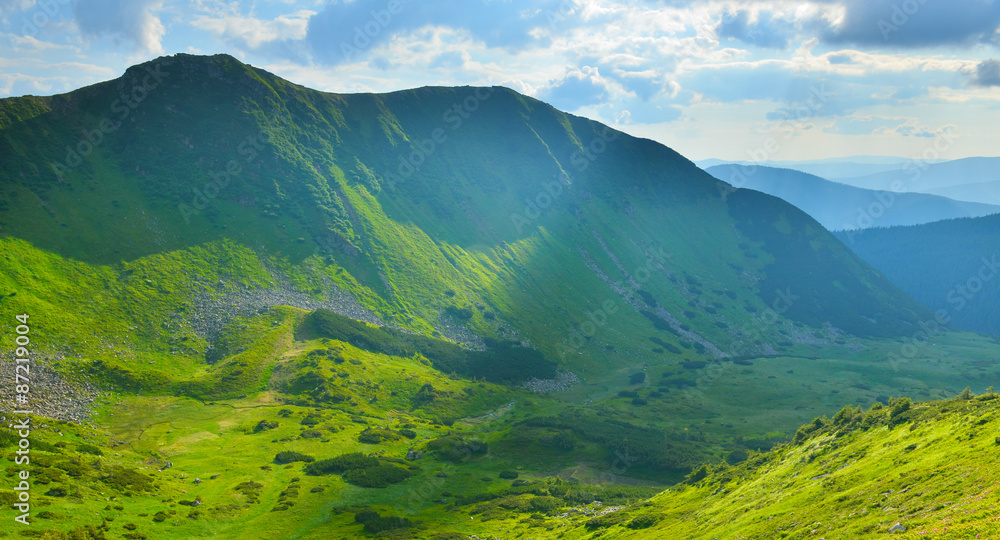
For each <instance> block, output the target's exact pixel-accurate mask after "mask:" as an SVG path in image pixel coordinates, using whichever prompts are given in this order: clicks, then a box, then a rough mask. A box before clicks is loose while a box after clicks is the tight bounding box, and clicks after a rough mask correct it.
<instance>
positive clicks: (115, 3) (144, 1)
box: [73, 0, 166, 54]
mask: <svg viewBox="0 0 1000 540" xmlns="http://www.w3.org/2000/svg"><path fill="white" fill-rule="evenodd" d="M162 7H163V0H77V3H76V4H75V5H74V6H73V13H74V15H75V17H76V23H77V26H78V27H79V28H80V32H81V33H82V34H83V35H85V36H89V37H94V38H97V37H102V36H110V37H112V38H113V39H115V40H116V41H120V40H124V41H128V42H131V43H133V44H134V45H136V46H137V47H138V48H139V49H140V50H142V51H145V52H148V53H152V54H163V45H162V40H163V36H164V34H166V29H165V28H164V26H163V23H162V22H161V21H160V18H159V16H158V15H157V12H158V11H160V9H161V8H162Z"/></svg>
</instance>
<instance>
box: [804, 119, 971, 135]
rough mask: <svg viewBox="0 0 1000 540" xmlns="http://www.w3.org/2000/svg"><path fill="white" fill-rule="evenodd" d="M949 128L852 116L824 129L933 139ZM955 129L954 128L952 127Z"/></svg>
mask: <svg viewBox="0 0 1000 540" xmlns="http://www.w3.org/2000/svg"><path fill="white" fill-rule="evenodd" d="M948 127H949V126H939V127H937V128H930V127H928V126H921V125H919V122H918V120H917V119H916V118H913V117H888V116H878V115H868V116H850V117H842V118H837V119H836V120H835V121H834V122H833V124H831V125H829V126H827V127H825V128H823V132H824V133H835V134H839V135H876V136H899V137H918V138H931V137H935V136H936V135H937V134H938V133H941V132H942V131H944V130H945V129H946V128H948ZM950 127H952V128H953V127H954V126H950Z"/></svg>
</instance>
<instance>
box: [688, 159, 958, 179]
mask: <svg viewBox="0 0 1000 540" xmlns="http://www.w3.org/2000/svg"><path fill="white" fill-rule="evenodd" d="M910 161H911V160H910V159H908V158H904V157H898V156H846V157H842V158H828V159H812V160H802V161H796V160H774V161H770V160H768V161H760V162H750V161H728V160H723V159H706V160H702V161H696V162H695V164H697V165H698V166H699V167H701V168H703V169H707V168H709V167H714V166H716V165H727V164H737V165H748V164H756V165H761V166H764V167H777V168H779V169H792V170H796V171H802V172H804V173H809V174H814V175H816V176H820V177H823V178H845V177H855V176H865V175H869V174H876V173H884V172H889V171H896V170H900V169H903V168H904V167H905V166H906V164H907V163H908V162H910ZM938 161H941V160H937V161H933V160H932V161H931V162H932V163H936V162H938Z"/></svg>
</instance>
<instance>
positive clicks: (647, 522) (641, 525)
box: [625, 516, 659, 529]
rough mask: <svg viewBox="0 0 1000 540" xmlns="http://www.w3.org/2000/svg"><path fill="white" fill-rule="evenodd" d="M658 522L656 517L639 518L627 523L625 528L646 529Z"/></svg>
mask: <svg viewBox="0 0 1000 540" xmlns="http://www.w3.org/2000/svg"><path fill="white" fill-rule="evenodd" d="M657 521H659V520H658V519H657V517H656V516H639V517H637V518H635V519H633V520H632V521H629V522H628V524H626V525H625V526H626V527H628V528H629V529H648V528H650V527H652V526H653V525H656V522H657Z"/></svg>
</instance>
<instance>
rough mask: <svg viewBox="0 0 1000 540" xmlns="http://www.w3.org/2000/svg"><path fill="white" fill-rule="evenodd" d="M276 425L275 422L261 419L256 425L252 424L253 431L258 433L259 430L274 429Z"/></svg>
mask: <svg viewBox="0 0 1000 540" xmlns="http://www.w3.org/2000/svg"><path fill="white" fill-rule="evenodd" d="M276 427H278V423H277V422H268V421H267V420H261V421H260V422H257V425H256V426H254V428H253V432H254V433H260V432H261V431H267V430H269V429H274V428H276Z"/></svg>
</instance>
